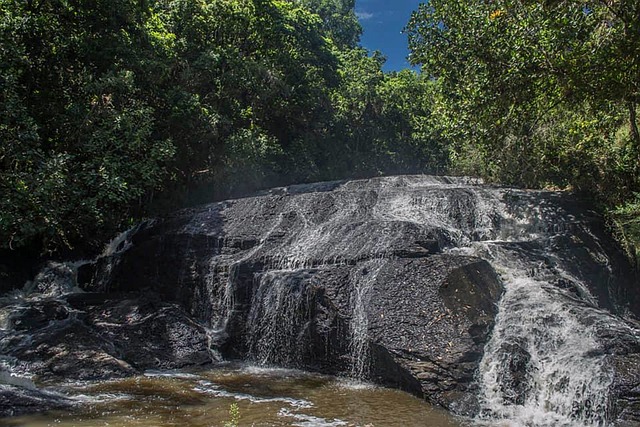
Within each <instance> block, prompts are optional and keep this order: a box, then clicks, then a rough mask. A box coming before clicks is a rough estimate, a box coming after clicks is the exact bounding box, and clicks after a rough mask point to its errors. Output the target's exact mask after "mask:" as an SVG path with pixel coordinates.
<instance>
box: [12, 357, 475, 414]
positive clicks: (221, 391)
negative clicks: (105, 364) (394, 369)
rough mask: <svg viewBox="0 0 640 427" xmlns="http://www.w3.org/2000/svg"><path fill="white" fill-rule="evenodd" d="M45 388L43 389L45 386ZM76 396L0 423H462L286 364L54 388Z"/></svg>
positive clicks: (410, 399)
mask: <svg viewBox="0 0 640 427" xmlns="http://www.w3.org/2000/svg"><path fill="white" fill-rule="evenodd" d="M51 389H52V388H49V390H51ZM54 389H55V390H57V391H58V392H60V393H63V394H65V395H68V396H72V397H74V398H75V399H77V400H79V401H80V402H82V405H80V406H79V407H78V409H76V410H74V411H73V412H50V413H46V414H40V415H31V416H23V417H15V418H9V419H4V420H0V425H2V426H29V427H40V426H56V427H58V426H64V427H66V426H78V427H85V426H86V427H94V426H144V427H151V426H153V427H161V426H179V427H205V426H206V427H209V426H224V424H225V422H228V421H230V419H231V418H230V414H229V410H230V408H231V405H232V404H236V405H237V407H238V409H239V413H240V421H239V423H238V425H239V426H304V427H325V426H362V427H365V426H367V427H368V426H374V427H381V426H429V427H463V426H470V425H471V422H469V421H468V420H465V419H461V418H457V417H454V416H452V415H450V414H448V413H447V412H446V411H444V410H442V409H439V408H436V407H434V406H431V405H429V404H428V403H426V402H424V401H423V400H421V399H418V398H416V397H414V396H411V395H409V394H407V393H403V392H400V391H397V390H391V389H386V388H381V387H376V386H373V385H370V384H363V383H357V382H353V381H351V380H347V379H340V378H335V377H329V376H322V375H317V374H310V373H305V372H300V371H294V370H285V369H267V368H258V367H251V366H231V365H229V366H225V367H223V368H217V369H215V370H199V371H181V372H148V373H146V374H145V375H142V376H138V377H133V378H127V379H123V380H114V381H108V382H100V383H79V384H68V385H65V386H60V385H58V386H56V387H54Z"/></svg>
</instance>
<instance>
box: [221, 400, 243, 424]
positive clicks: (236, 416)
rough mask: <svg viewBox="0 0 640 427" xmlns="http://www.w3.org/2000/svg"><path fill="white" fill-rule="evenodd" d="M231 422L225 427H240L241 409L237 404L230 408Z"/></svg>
mask: <svg viewBox="0 0 640 427" xmlns="http://www.w3.org/2000/svg"><path fill="white" fill-rule="evenodd" d="M229 418H230V420H229V421H225V423H224V427H238V425H240V409H239V408H238V404H237V403H232V404H231V405H230V406H229Z"/></svg>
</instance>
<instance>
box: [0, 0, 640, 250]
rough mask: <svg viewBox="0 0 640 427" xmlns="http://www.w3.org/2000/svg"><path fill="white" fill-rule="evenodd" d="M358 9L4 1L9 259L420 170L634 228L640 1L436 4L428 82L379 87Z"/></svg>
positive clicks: (1, 183) (3, 175)
mask: <svg viewBox="0 0 640 427" xmlns="http://www.w3.org/2000/svg"><path fill="white" fill-rule="evenodd" d="M354 1H355V0H109V1H107V0H92V1H85V0H0V141H1V146H0V165H1V166H0V196H1V197H0V242H1V245H0V246H1V247H2V248H5V249H8V248H13V249H15V248H21V247H31V248H33V247H36V248H38V250H39V251H42V252H56V251H58V252H59V251H65V250H69V249H70V248H74V247H79V246H80V247H97V246H98V245H99V244H100V242H102V241H103V240H104V239H105V238H106V237H107V236H110V235H112V234H113V233H114V232H115V230H117V229H120V228H122V227H124V226H125V225H126V224H127V223H128V222H131V221H133V220H135V219H137V218H140V217H142V216H144V215H148V214H156V213H158V212H159V211H161V210H162V209H166V208H175V207H179V206H184V205H186V204H191V203H197V202H202V201H206V200H212V199H216V198H221V197H227V196H232V195H237V194H242V193H246V192H249V191H252V190H254V189H257V188H260V187H267V186H273V185H284V184H288V183H293V182H302V181H313V180H325V179H336V178H349V177H366V176H373V175H378V174H390V173H407V172H426V173H444V172H448V173H472V174H476V175H480V176H483V177H485V178H486V179H488V180H490V181H494V182H502V183H507V184H514V185H524V186H531V187H545V186H547V187H548V186H553V187H561V188H566V187H571V188H574V189H576V190H578V191H583V192H586V193H588V194H591V195H593V196H594V197H595V198H596V199H597V200H599V201H600V202H601V203H603V205H604V206H608V207H616V206H622V207H621V208H620V209H619V212H618V213H619V215H618V217H617V218H618V219H619V220H620V221H622V220H624V221H625V223H626V224H629V225H634V224H637V223H636V221H637V218H638V217H639V216H638V214H637V212H638V206H640V203H635V204H634V200H635V197H636V196H635V194H636V193H635V192H637V191H639V182H638V181H639V180H638V173H639V170H638V166H639V163H638V161H639V159H640V136H639V134H638V124H637V117H636V109H637V104H638V103H639V102H640V88H639V84H640V83H639V82H640V78H639V75H640V64H639V62H640V24H639V20H640V6H639V2H637V1H631V0H619V1H608V0H602V1H591V0H590V1H586V2H580V3H577V2H569V1H551V2H529V1H523V0H520V1H504V0H499V1H493V2H482V1H469V2H459V1H454V0H431V1H430V2H429V3H428V4H426V5H422V6H421V7H420V9H419V10H418V11H416V12H415V13H414V16H413V18H412V21H411V22H410V23H409V25H408V27H407V31H408V33H409V38H410V47H411V50H412V56H411V60H412V61H413V62H414V63H415V64H417V65H420V66H421V67H422V71H423V72H422V73H416V72H413V71H408V70H405V71H402V72H397V73H384V72H382V64H383V63H384V58H383V57H382V56H381V55H379V54H377V53H374V54H369V52H367V51H366V50H364V49H362V48H361V47H359V46H358V41H359V36H360V32H361V28H360V25H359V24H358V21H357V18H356V16H355V13H354ZM637 228H638V229H640V227H637ZM626 230H631V231H633V230H632V228H629V227H627V228H626Z"/></svg>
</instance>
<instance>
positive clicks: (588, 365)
mask: <svg viewBox="0 0 640 427" xmlns="http://www.w3.org/2000/svg"><path fill="white" fill-rule="evenodd" d="M476 246H477V248H476V249H471V250H470V251H469V253H476V254H482V255H483V256H485V257H486V258H488V259H490V260H491V261H492V262H493V264H494V266H496V267H497V268H498V269H499V271H500V272H501V275H502V278H503V281H504V283H505V294H504V295H503V297H502V300H501V302H500V305H499V314H498V316H497V318H496V325H495V327H494V331H493V335H492V337H491V339H490V341H489V342H488V343H487V345H486V347H485V354H484V357H483V359H482V361H481V363H480V368H479V375H478V378H479V383H480V386H481V388H480V390H481V393H480V398H481V404H482V409H483V413H482V414H481V417H482V418H487V419H495V418H498V419H506V420H510V421H511V423H512V424H514V425H521V426H549V427H551V426H566V427H569V426H603V425H605V424H606V421H607V415H608V411H609V407H610V403H609V401H608V399H609V386H610V385H611V382H612V373H611V372H609V370H608V369H607V368H606V366H607V365H606V363H605V356H604V354H603V352H602V348H601V346H600V344H599V343H598V342H597V339H596V336H597V330H596V326H597V325H598V324H599V323H600V324H601V323H602V322H607V323H609V322H611V321H616V320H615V319H614V318H613V316H611V315H610V314H608V313H607V312H605V311H603V310H600V309H597V308H595V307H593V306H592V305H590V304H589V299H582V298H578V297H577V296H576V295H575V292H570V291H567V290H565V289H560V288H558V287H557V286H555V285H554V284H553V278H554V276H555V277H561V276H563V272H561V271H556V272H552V271H542V272H541V271H540V270H539V269H536V267H539V265H540V264H539V263H538V262H536V261H533V262H532V261H531V258H529V259H528V260H523V259H519V256H518V254H516V253H514V252H513V251H509V250H504V248H502V247H500V245H499V244H498V243H495V242H494V243H482V244H478V245H476ZM556 268H558V267H556ZM543 270H544V269H543ZM565 277H566V274H565ZM575 286H577V287H579V288H580V291H581V292H583V293H585V294H588V290H587V289H585V288H584V287H581V284H580V283H575Z"/></svg>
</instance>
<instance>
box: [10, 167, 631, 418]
mask: <svg viewBox="0 0 640 427" xmlns="http://www.w3.org/2000/svg"><path fill="white" fill-rule="evenodd" d="M554 194H555V193H541V192H527V191H522V190H511V189H506V188H493V187H489V186H484V185H478V183H477V182H475V181H473V180H469V179H467V178H437V177H424V176H407V177H389V178H379V179H373V180H367V181H351V182H343V183H337V182H336V183H324V184H315V185H310V186H301V187H300V188H297V187H291V188H285V189H277V190H274V191H273V192H271V193H269V194H266V195H262V196H259V197H254V198H247V199H239V200H234V201H227V202H221V203H217V204H212V205H208V206H205V207H202V208H197V209H195V210H194V211H193V212H191V211H190V212H188V213H185V214H177V216H176V217H175V218H173V219H169V220H167V222H166V223H164V224H162V223H161V226H160V227H158V230H161V229H163V227H165V228H164V229H163V231H154V230H151V231H149V232H148V234H147V235H146V236H144V238H140V240H141V241H142V243H143V244H148V246H146V247H144V246H142V245H141V246H140V247H138V248H136V246H135V245H134V246H133V248H132V245H131V239H130V237H131V236H130V233H128V234H125V235H122V236H120V238H119V239H117V240H114V242H112V244H111V245H110V246H109V249H107V250H106V252H105V254H104V257H103V258H104V259H103V260H102V261H97V262H95V269H96V271H97V273H96V274H94V277H96V279H95V280H94V283H93V285H94V286H96V285H97V286H96V290H98V291H99V292H103V291H109V288H110V287H111V286H115V287H117V286H119V284H122V283H123V279H122V278H117V277H116V278H113V277H111V276H112V275H117V274H121V273H122V271H131V270H132V269H134V270H135V271H138V268H140V267H143V268H146V269H145V270H143V271H144V272H145V274H140V275H137V276H134V278H135V279H136V280H139V281H141V282H144V283H143V284H139V283H138V282H136V283H135V286H136V287H137V286H139V287H141V288H143V287H144V286H147V287H149V288H151V289H153V290H154V291H155V292H158V293H162V292H164V294H163V297H166V298H168V299H169V300H170V301H177V302H178V303H180V304H182V307H184V308H185V311H186V312H187V313H188V314H189V315H192V316H193V317H194V318H195V319H196V320H197V321H199V322H203V323H206V326H207V328H208V329H207V332H208V334H209V339H210V342H209V344H210V345H209V346H210V347H214V350H216V351H219V352H220V353H219V354H220V358H221V357H222V355H223V354H224V355H225V356H226V355H228V354H230V355H231V357H244V358H246V359H249V360H250V361H252V362H255V363H258V364H263V365H280V366H287V367H296V368H307V367H311V368H312V369H317V370H320V371H326V372H330V373H336V372H338V373H342V374H347V375H349V376H351V377H353V378H356V379H367V378H371V379H374V380H379V379H382V380H385V381H386V380H389V378H390V377H391V382H393V381H394V380H396V379H398V377H400V376H403V375H404V376H406V377H407V378H404V377H403V378H400V379H399V380H398V382H396V383H393V384H394V385H396V386H398V387H402V388H405V389H409V390H411V391H415V392H416V394H423V395H427V396H428V397H429V398H431V397H432V396H433V401H434V402H435V403H438V404H441V405H444V406H447V407H449V408H450V409H452V410H454V411H457V410H458V408H460V407H462V406H464V404H465V403H464V402H463V403H462V406H456V405H457V404H458V403H459V401H462V400H464V399H466V397H464V399H463V398H461V397H460V394H456V393H458V392H459V391H460V390H463V393H467V388H468V389H469V390H471V391H470V392H469V393H475V390H477V391H478V395H479V399H478V400H479V402H478V405H476V406H479V411H480V415H479V416H478V420H477V422H478V423H480V424H482V423H485V422H486V423H487V424H491V423H492V422H495V420H496V419H498V420H502V421H503V422H504V423H506V424H507V425H510V426H532V427H533V426H545V427H547V426H548V427H551V426H564V427H577V426H589V427H596V426H605V425H607V423H609V422H610V418H611V417H610V416H609V412H610V411H611V408H612V405H613V402H612V397H611V393H610V389H611V388H612V387H614V385H612V384H613V383H614V381H615V378H614V373H613V372H612V368H610V366H611V365H612V364H611V363H610V360H609V359H608V358H609V357H610V356H611V354H612V352H611V351H609V350H608V349H606V348H605V347H606V345H607V344H606V342H607V341H606V340H607V339H608V338H607V337H606V333H604V334H603V331H606V330H618V331H623V330H624V331H625V332H624V334H627V335H628V336H633V337H639V336H640V333H639V332H638V331H637V330H636V329H634V327H633V326H632V325H631V324H630V323H627V322H625V321H624V320H623V319H622V318H620V317H617V316H615V315H613V314H611V313H610V312H608V311H606V310H605V309H603V308H602V307H607V308H611V306H613V305H615V303H616V302H617V301H618V302H619V300H615V298H614V297H617V295H614V294H615V291H613V292H611V294H612V295H613V296H611V295H609V294H607V292H609V290H610V289H609V284H608V283H598V282H597V281H598V280H606V279H607V278H609V277H613V276H614V271H613V270H612V264H615V263H612V262H610V261H611V260H610V259H609V258H608V255H607V252H606V251H607V248H606V244H600V242H599V240H598V237H597V236H596V235H597V234H598V233H593V232H592V230H590V228H589V226H590V225H589V221H588V218H587V219H585V218H586V217H587V216H581V214H577V216H572V215H573V214H568V213H567V212H566V211H564V210H563V207H562V204H560V203H558V201H559V200H560V199H561V197H560V196H557V195H556V196H554ZM572 212H580V210H579V209H576V210H574V211H572ZM171 221H175V222H173V223H172V222H171ZM167 230H169V232H167ZM154 233H156V234H154ZM145 239H146V240H145ZM137 244H138V243H136V245H137ZM130 248H131V249H130ZM149 248H151V249H149ZM567 248H569V249H567ZM576 248H579V250H582V251H583V252H584V254H586V255H584V256H583V257H582V258H580V256H576V257H574V256H573V255H572V253H571V251H574V250H575V249H576ZM127 250H128V252H127ZM136 250H138V251H139V252H138V253H137V254H133V255H131V253H130V252H136ZM124 252H127V254H124ZM162 254H164V255H162ZM166 254H168V257H170V259H171V260H174V259H176V258H178V260H177V261H176V262H172V261H170V262H169V263H168V265H167V266H165V265H163V264H161V263H159V262H158V260H162V259H167V258H162V257H161V256H166ZM176 254H179V256H178V255H176ZM124 255H126V256H124ZM128 257H130V258H128ZM107 258H108V259H107ZM111 258H113V260H114V261H113V262H112V261H111ZM478 258H480V259H481V260H484V261H486V262H484V261H481V260H479V259H478ZM579 259H583V260H584V259H588V260H589V262H590V263H593V264H597V265H596V267H597V268H592V267H593V266H590V265H587V269H590V270H589V271H588V272H583V271H581V270H583V267H585V266H584V264H582V265H574V264H575V263H577V262H578V261H576V260H579ZM145 263H148V264H145ZM487 263H488V264H490V266H489V265H487ZM492 268H493V270H495V272H497V273H498V274H499V276H500V279H501V281H502V284H503V285H504V293H503V295H502V298H501V299H500V302H499V306H498V315H497V317H496V318H495V325H493V333H492V334H491V337H490V338H489V339H488V338H487V333H488V332H487V331H489V330H490V328H491V326H492V323H491V322H493V319H494V316H495V302H496V301H498V297H499V295H500V292H501V284H500V280H498V279H496V275H495V272H494V271H493V270H492ZM127 269H128V270H127ZM432 269H433V270H432ZM481 270H482V271H481ZM70 271H71V270H70ZM415 272H418V273H415ZM487 272H488V273H487ZM98 273H100V274H98ZM485 273H486V274H485ZM489 273H490V274H489ZM74 274H76V273H73V272H72V274H70V276H73V275H74ZM475 274H477V277H476V276H474V275H475ZM483 275H489V276H491V278H489V279H487V280H485V278H483V277H481V276H483ZM147 276H149V277H147ZM415 276H420V277H415ZM469 276H474V277H473V278H471V279H470V278H469ZM146 280H148V282H145V281H146ZM41 282H42V281H41ZM124 282H126V283H125V284H127V283H128V284H130V282H131V281H129V282H127V281H126V277H125V280H124ZM42 283H45V282H42ZM45 284H46V283H45ZM483 286H484V287H483ZM132 287H134V286H132ZM134 288H135V287H134ZM43 289H44V288H43ZM125 289H127V290H131V288H126V286H125ZM594 289H595V291H594ZM598 289H600V290H602V289H604V291H603V292H600V293H599V291H598ZM45 290H46V289H45ZM116 290H117V289H116ZM474 291H478V294H481V293H483V292H484V293H486V294H491V295H489V296H487V295H485V296H482V295H465V296H463V297H462V298H460V297H461V294H462V293H469V294H473V292H474ZM65 292H66V291H65ZM603 293H604V296H603ZM62 294H64V292H63V293H62ZM62 294H61V295H62ZM52 297H54V298H55V297H56V295H53V296H52ZM484 297H486V298H485V299H484V300H483V299H482V298H484ZM609 297H610V298H609ZM607 298H609V299H607ZM411 300H416V301H419V303H418V302H416V303H415V305H414V302H413V301H411ZM486 301H489V302H488V303H487V305H483V304H484V302H486ZM603 301H604V302H603ZM611 301H613V302H612V303H611ZM609 303H611V304H609ZM449 304H452V305H449ZM607 304H609V306H607ZM4 305H6V304H4V303H3V302H2V301H0V338H1V335H2V334H3V333H5V332H6V331H5V330H8V329H9V328H10V327H11V316H10V315H9V314H10V313H9V312H8V311H7V310H6V307H4ZM151 305H153V302H151ZM404 305H408V306H409V307H408V308H407V309H406V310H405V311H403V306H404ZM487 307H489V308H488V309H487ZM396 311H398V312H400V313H396ZM5 312H6V313H5ZM69 312H70V313H71V312H73V310H69ZM98 312H99V311H98ZM7 313H9V314H7ZM617 313H622V311H618V312H617ZM96 316H98V315H96ZM472 317H473V318H472ZM473 328H475V329H473ZM431 329H432V330H431ZM7 333H8V332H7ZM603 336H604V338H603ZM487 339H488V341H487ZM456 340H457V341H456ZM630 340H631V341H633V340H635V338H633V339H630ZM631 341H630V342H631ZM7 342H9V341H7ZM12 342H14V341H12ZM198 342H199V341H198ZM633 342H638V343H640V338H638V339H637V340H636V341H633ZM485 343H486V345H485ZM483 345H484V346H485V347H484V355H483V356H482V359H481V360H479V359H480V354H481V353H482V346H483ZM634 345H635V344H634ZM639 346H640V344H639ZM225 352H227V353H225ZM467 356H468V358H465V357H467ZM456 358H457V359H456ZM474 358H475V359H474ZM214 359H218V358H214ZM478 362H479V370H478V373H477V377H476V383H475V385H473V386H469V385H470V384H471V383H472V382H473V381H474V377H473V370H474V369H475V368H476V367H477V366H478ZM456 364H466V365H469V366H470V367H469V368H468V371H463V370H456V369H457V368H456V366H454V365H456ZM383 365H384V366H383ZM381 366H382V368H381ZM376 369H377V370H376ZM384 369H388V371H385V372H384V373H383V374H384V375H386V377H385V378H383V375H382V374H381V372H382V371H383V370H384ZM464 369H467V368H464ZM1 380H2V379H1V378H0V381H1ZM403 381H404V382H403ZM429 393H431V395H429ZM465 396H467V395H465ZM440 398H442V400H438V399H440ZM474 398H475V396H474ZM447 399H448V400H447ZM456 399H457V400H456ZM452 401H455V402H454V404H449V403H451V402H452ZM474 402H475V401H474ZM470 405H475V403H472V404H470ZM476 406H474V407H476ZM463 409H464V408H463ZM460 412H461V413H462V411H460Z"/></svg>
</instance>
